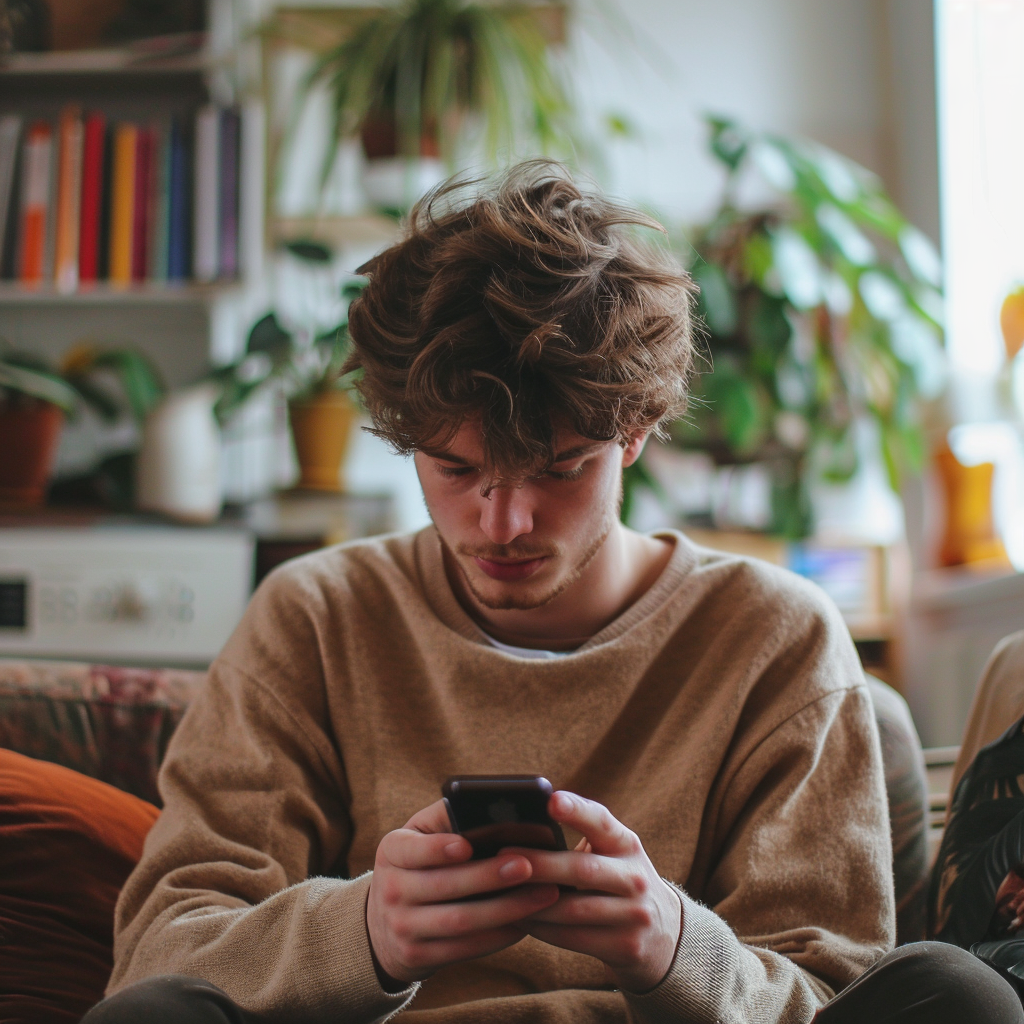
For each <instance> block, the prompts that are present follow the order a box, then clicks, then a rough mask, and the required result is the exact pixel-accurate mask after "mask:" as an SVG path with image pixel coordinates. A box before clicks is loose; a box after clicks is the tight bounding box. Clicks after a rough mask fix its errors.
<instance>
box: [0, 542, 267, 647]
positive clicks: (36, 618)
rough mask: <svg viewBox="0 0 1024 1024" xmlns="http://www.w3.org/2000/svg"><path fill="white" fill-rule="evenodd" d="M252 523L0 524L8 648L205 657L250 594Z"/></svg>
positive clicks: (1, 605) (2, 628)
mask: <svg viewBox="0 0 1024 1024" xmlns="http://www.w3.org/2000/svg"><path fill="white" fill-rule="evenodd" d="M253 547H254V545H253V539H252V536H251V535H250V534H249V533H248V532H247V531H245V530H232V529H214V530H196V529H188V528H180V527H141V526H139V527H134V526H133V527H103V528H80V529H76V528H69V529H46V528H0V656H12V655H19V654H20V655H26V656H51V657H82V658H98V659H110V660H119V659H133V660H138V661H146V662H153V663H161V664H183V665H185V664H205V663H208V662H209V661H210V660H211V659H212V658H213V657H214V656H215V655H216V654H217V652H218V651H219V650H220V648H221V646H222V645H223V643H224V641H225V640H226V639H227V638H228V636H229V635H230V633H231V631H232V630H233V629H234V627H235V625H236V624H237V622H238V620H239V618H241V615H242V612H243V611H244V610H245V606H246V604H247V602H248V599H249V593H250V590H251V587H252V577H253Z"/></svg>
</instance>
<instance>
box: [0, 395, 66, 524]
mask: <svg viewBox="0 0 1024 1024" xmlns="http://www.w3.org/2000/svg"><path fill="white" fill-rule="evenodd" d="M63 422H64V413H63V412H62V411H61V410H60V408H59V407H58V406H56V405H52V404H51V403H50V402H43V401H41V400H39V399H35V398H32V399H17V400H16V401H9V402H5V403H0V502H4V503H10V504H15V505H41V504H42V503H43V499H44V498H45V497H46V485H47V483H48V482H49V479H50V473H51V471H52V469H53V460H54V458H55V456H56V454H57V441H58V439H59V438H60V428H61V425H62V424H63Z"/></svg>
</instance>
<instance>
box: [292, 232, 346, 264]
mask: <svg viewBox="0 0 1024 1024" xmlns="http://www.w3.org/2000/svg"><path fill="white" fill-rule="evenodd" d="M281 248H283V249H287V251H288V252H290V253H291V254H292V255H293V256H295V257H297V258H298V259H300V260H303V261H305V262H306V263H330V262H331V260H332V259H334V254H333V253H332V252H331V250H330V249H328V248H327V246H326V245H324V244H323V243H322V242H317V241H314V240H313V239H311V238H296V239H294V240H293V241H290V242H282V243H281Z"/></svg>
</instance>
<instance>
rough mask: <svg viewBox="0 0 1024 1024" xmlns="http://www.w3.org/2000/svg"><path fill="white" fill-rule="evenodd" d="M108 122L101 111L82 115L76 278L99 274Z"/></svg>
mask: <svg viewBox="0 0 1024 1024" xmlns="http://www.w3.org/2000/svg"><path fill="white" fill-rule="evenodd" d="M106 131H107V125H106V121H105V120H104V117H103V115H102V114H90V115H89V116H88V117H87V118H86V119H85V127H84V130H83V139H82V203H81V206H82V216H81V219H80V221H79V228H78V280H79V282H80V283H82V284H94V283H95V282H96V281H98V280H99V278H100V265H99V257H100V222H101V217H102V214H103V156H104V149H105V148H106V147H105V141H106Z"/></svg>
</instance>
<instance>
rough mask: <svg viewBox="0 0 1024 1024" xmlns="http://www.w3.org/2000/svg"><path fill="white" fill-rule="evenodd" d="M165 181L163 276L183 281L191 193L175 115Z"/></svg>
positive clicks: (180, 129)
mask: <svg viewBox="0 0 1024 1024" xmlns="http://www.w3.org/2000/svg"><path fill="white" fill-rule="evenodd" d="M168 150H169V182H168V186H167V206H168V209H167V280H168V281H185V280H187V279H188V276H189V273H190V271H191V265H190V262H191V261H190V260H189V253H190V248H191V247H190V245H189V223H190V217H189V214H190V212H191V210H190V206H189V197H190V195H191V191H192V190H191V188H190V180H191V179H190V175H189V164H188V147H187V145H186V140H185V126H184V124H183V123H182V122H181V121H180V120H179V119H178V118H175V119H174V120H173V121H172V122H171V133H170V144H169V146H168Z"/></svg>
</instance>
